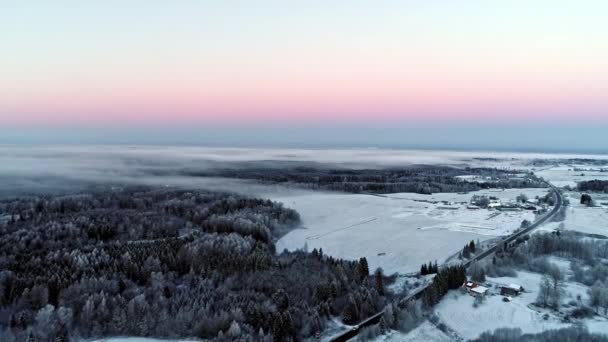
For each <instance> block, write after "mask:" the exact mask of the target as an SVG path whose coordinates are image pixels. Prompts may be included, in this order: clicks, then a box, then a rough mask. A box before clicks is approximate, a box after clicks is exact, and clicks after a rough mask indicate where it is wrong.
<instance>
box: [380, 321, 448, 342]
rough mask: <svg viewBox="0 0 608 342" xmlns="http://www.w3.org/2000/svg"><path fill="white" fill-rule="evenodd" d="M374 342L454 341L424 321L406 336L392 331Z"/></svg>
mask: <svg viewBox="0 0 608 342" xmlns="http://www.w3.org/2000/svg"><path fill="white" fill-rule="evenodd" d="M374 341H376V342H389V341H390V342H393V341H395V342H397V341H399V342H418V341H433V342H450V341H452V340H451V339H450V337H449V336H448V335H446V334H445V333H444V332H443V331H441V330H439V329H437V327H435V326H434V325H433V324H431V323H430V322H429V321H424V322H423V323H422V324H420V325H419V326H418V327H416V329H414V330H412V331H410V332H409V333H407V334H404V333H402V332H399V331H391V332H389V333H388V334H386V335H381V336H379V337H378V338H377V339H375V340H374Z"/></svg>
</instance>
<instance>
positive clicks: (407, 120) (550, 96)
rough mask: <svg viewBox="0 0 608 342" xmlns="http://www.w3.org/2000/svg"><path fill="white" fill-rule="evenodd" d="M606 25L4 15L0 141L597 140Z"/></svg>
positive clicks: (502, 19) (567, 4)
mask: <svg viewBox="0 0 608 342" xmlns="http://www.w3.org/2000/svg"><path fill="white" fill-rule="evenodd" d="M607 17H608V1H605V0H576V1H575V0H571V1H566V0H508V1H498V0H496V1H490V0H400V1H398V0H392V1H391V0H374V1H369V0H368V1H362V0H307V1H297V0H293V1H291V0H290V1H286V0H216V1H211V0H207V1H206V0H200V1H193V0H192V1H190V0H184V1H160V0H146V1H136V0H126V1H125V0H121V1H116V0H105V1H82V0H74V1H67V0H54V1H42V0H40V1H36V0H33V1H18V0H14V1H13V0H0V130H1V129H2V127H4V128H7V127H10V129H11V130H22V131H23V132H26V131H28V130H29V131H31V130H33V129H36V130H43V131H45V132H47V133H48V132H53V131H54V130H55V131H57V132H59V131H61V130H64V131H65V130H69V129H73V128H74V127H77V128H82V129H97V128H102V127H103V128H108V129H109V128H112V129H127V128H141V127H142V126H146V127H154V128H156V129H157V128H162V127H172V129H177V128H179V127H188V128H190V129H191V128H193V127H204V128H207V129H209V128H210V127H217V128H218V129H220V128H222V129H227V128H228V127H233V126H238V127H240V128H247V127H261V126H266V125H275V126H280V127H290V126H294V125H295V126H298V127H319V126H323V125H327V126H332V127H339V126H340V125H343V124H344V125H348V126H353V127H365V126H366V125H369V124H372V123H373V124H374V125H380V126H386V127H396V126H398V127H404V128H412V127H417V126H420V127H422V126H424V127H438V126H441V127H450V126H453V125H458V126H459V127H477V126H492V127H501V125H513V123H514V122H517V123H518V124H517V125H521V124H522V122H524V123H527V124H528V125H543V124H546V123H551V124H552V125H558V126H564V127H565V126H567V125H572V124H576V125H579V126H580V125H581V124H580V123H581V122H585V123H586V125H587V126H589V127H592V126H594V127H596V128H597V127H598V125H599V126H606V127H608V24H607V23H606V18H607ZM524 125H526V124H524Z"/></svg>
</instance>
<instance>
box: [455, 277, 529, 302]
mask: <svg viewBox="0 0 608 342" xmlns="http://www.w3.org/2000/svg"><path fill="white" fill-rule="evenodd" d="M462 288H463V290H464V291H465V292H467V293H468V294H470V295H471V296H473V297H482V296H485V295H486V294H487V293H488V290H489V288H488V287H486V286H483V285H480V284H478V283H476V282H474V281H466V282H465V283H464V284H463V286H462ZM499 289H500V295H501V296H505V298H509V299H510V298H511V297H516V296H519V295H520V294H521V293H522V292H523V291H524V288H523V287H521V286H520V285H517V284H508V285H500V286H499Z"/></svg>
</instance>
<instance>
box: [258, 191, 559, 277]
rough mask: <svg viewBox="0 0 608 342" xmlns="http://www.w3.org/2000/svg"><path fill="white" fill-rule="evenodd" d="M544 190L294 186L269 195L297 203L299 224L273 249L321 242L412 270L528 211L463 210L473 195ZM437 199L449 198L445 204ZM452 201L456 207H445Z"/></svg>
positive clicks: (333, 250)
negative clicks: (384, 191) (380, 190)
mask: <svg viewBox="0 0 608 342" xmlns="http://www.w3.org/2000/svg"><path fill="white" fill-rule="evenodd" d="M546 192H547V190H546V189H511V190H505V191H501V190H484V191H478V192H472V193H469V194H456V193H440V194H434V195H421V194H414V193H398V194H390V195H387V196H373V195H361V194H341V193H320V192H297V193H291V194H288V195H282V194H280V193H278V194H277V193H275V194H270V195H268V196H266V197H268V198H271V199H272V200H275V201H279V202H282V203H284V204H285V205H286V206H287V207H290V208H293V209H296V210H297V211H298V212H299V213H300V215H301V218H302V227H301V228H300V229H296V230H294V231H292V232H290V233H289V234H287V235H285V236H284V237H283V238H281V239H280V240H279V241H278V242H277V251H282V250H283V249H285V248H286V249H288V250H295V249H300V248H303V247H304V245H305V244H306V245H307V246H308V248H309V249H312V248H323V251H324V252H325V253H327V254H329V255H332V256H334V257H339V258H345V259H351V260H355V259H358V258H360V257H366V258H367V259H368V262H369V264H370V269H375V268H376V267H382V268H383V269H384V271H385V273H386V274H391V273H393V272H399V273H407V272H413V271H417V270H418V269H419V267H420V264H422V263H427V262H429V261H434V260H437V261H438V262H439V263H441V262H443V261H444V260H445V259H447V258H449V257H451V256H453V255H454V254H455V253H457V252H458V251H459V250H460V249H461V248H462V246H464V244H465V243H468V242H469V241H471V240H477V239H479V240H480V241H484V240H488V239H491V238H494V237H496V236H501V235H507V234H510V233H512V232H513V231H514V230H515V229H517V228H519V227H520V225H521V222H522V221H523V220H524V219H527V220H530V221H533V220H534V214H533V213H531V212H530V211H517V212H500V211H490V210H485V209H480V210H470V209H467V208H466V204H463V203H468V202H469V200H470V199H471V197H472V196H473V195H474V194H479V195H490V196H496V197H498V198H500V199H501V200H502V201H503V202H507V201H511V200H515V198H516V197H517V195H519V194H520V193H525V194H527V195H528V197H530V198H533V197H534V196H537V195H539V196H542V195H544V194H545V193H546ZM441 201H448V202H450V203H451V204H449V205H445V204H443V203H442V202H441ZM445 207H455V208H457V209H455V210H452V209H442V208H445Z"/></svg>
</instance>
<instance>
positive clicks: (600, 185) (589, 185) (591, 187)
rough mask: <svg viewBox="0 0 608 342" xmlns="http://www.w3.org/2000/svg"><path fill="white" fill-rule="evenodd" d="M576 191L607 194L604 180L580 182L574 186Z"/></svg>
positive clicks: (607, 189) (607, 190) (607, 185)
mask: <svg viewBox="0 0 608 342" xmlns="http://www.w3.org/2000/svg"><path fill="white" fill-rule="evenodd" d="M576 189H577V190H578V191H597V192H607V193H608V181H605V180H597V179H594V180H589V181H581V182H579V183H578V184H577V185H576Z"/></svg>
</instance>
